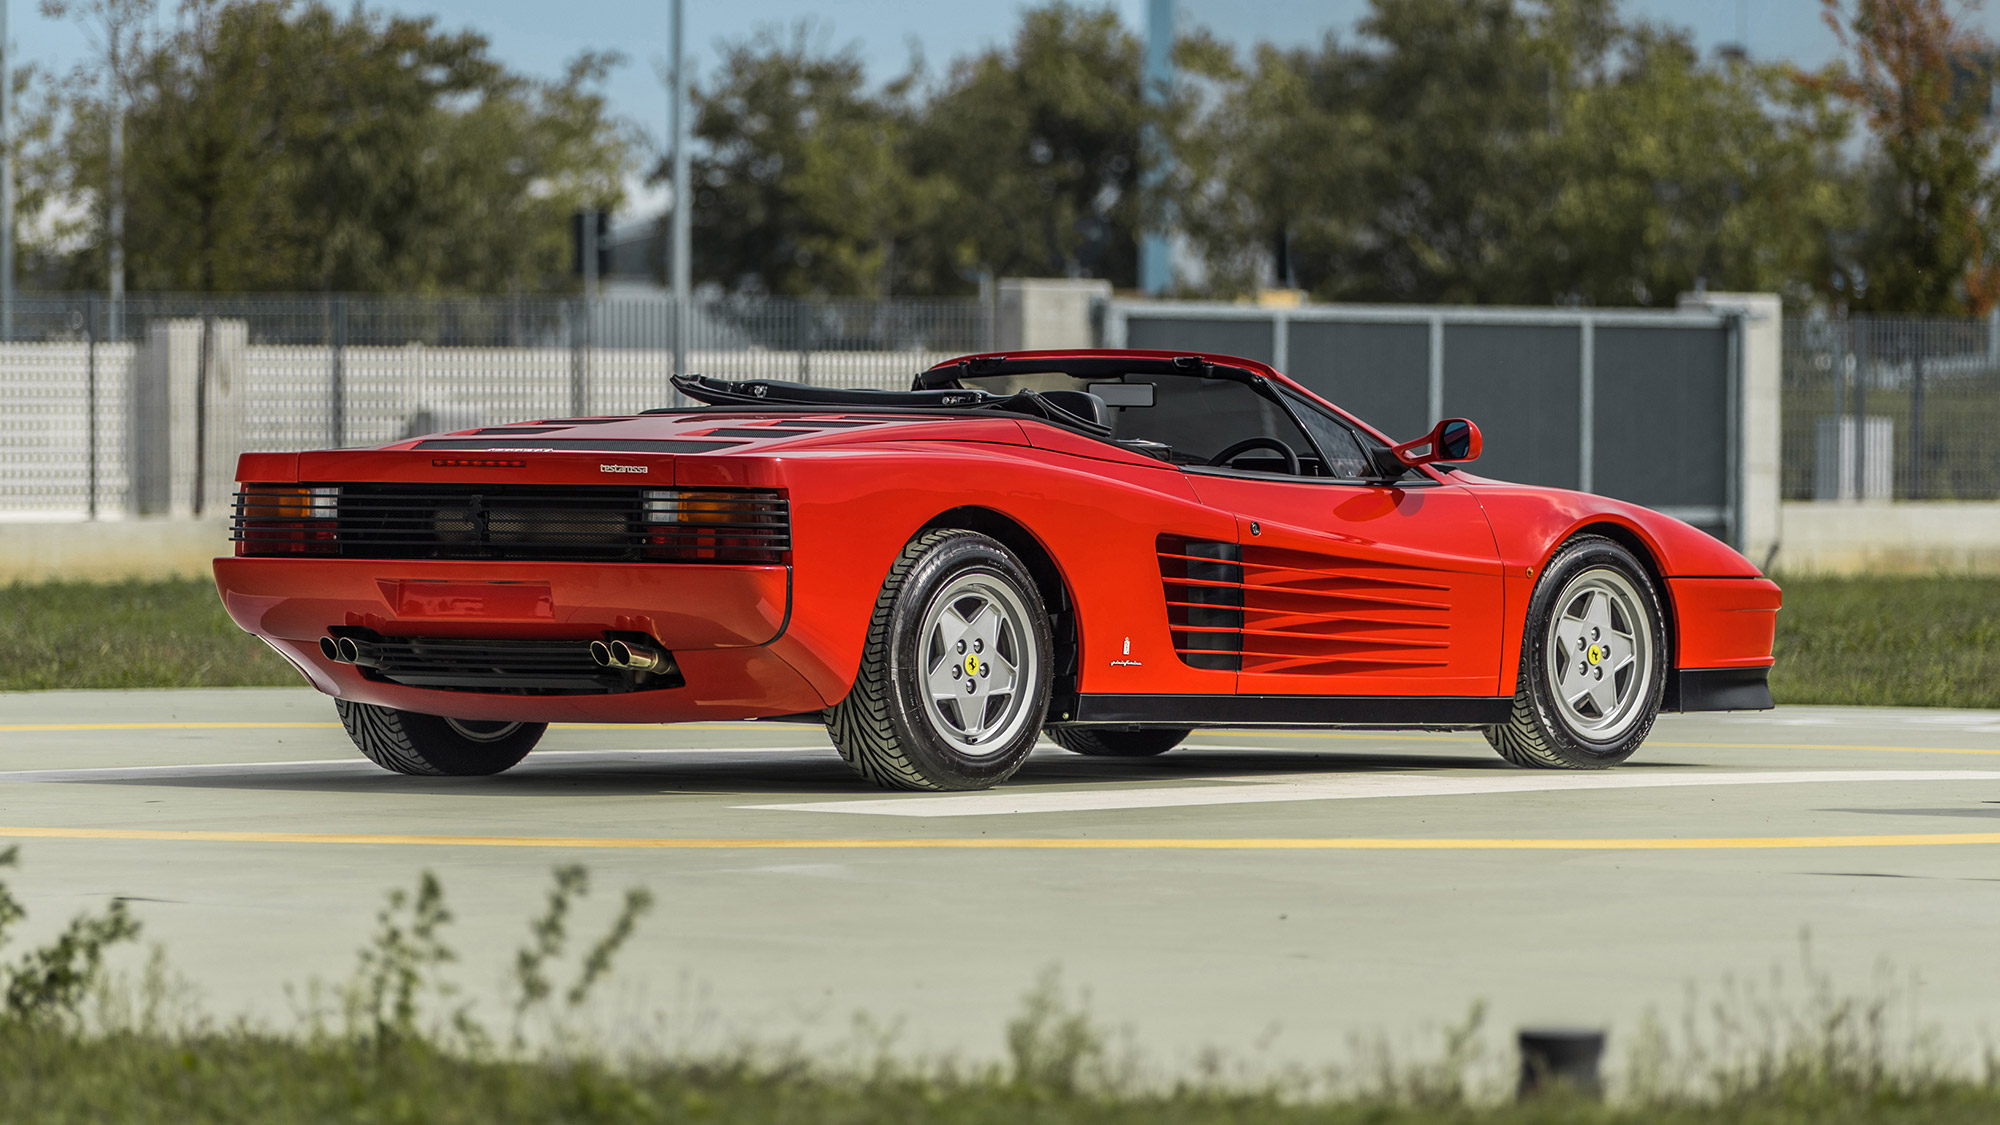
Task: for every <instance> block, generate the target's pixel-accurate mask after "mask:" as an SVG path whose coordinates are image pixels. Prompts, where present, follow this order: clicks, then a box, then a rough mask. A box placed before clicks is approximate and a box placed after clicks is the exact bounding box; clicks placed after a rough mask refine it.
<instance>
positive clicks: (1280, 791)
mask: <svg viewBox="0 0 2000 1125" xmlns="http://www.w3.org/2000/svg"><path fill="white" fill-rule="evenodd" d="M1206 780H1207V781H1208V782H1210V784H1204V785H1198V786H1177V787H1174V788H1154V789H1138V788H1126V787H1122V786H1121V787H1104V788H1096V789H1081V790H1077V789H1072V790H1064V791H1062V792H1057V793H1051V792H1047V791H1036V790H1032V789H1025V790H1015V789H1003V790H1001V791H999V792H994V793H965V794H955V795H951V796H938V797H883V798H875V799H870V800H861V801H812V802H801V803H794V804H782V805H739V806H737V807H738V808H744V809H759V810H766V811H777V812H821V813H856V814H861V815H864V816H917V817H944V816H1004V815H1009V814H1020V813H1057V812H1107V811H1113V810H1119V809H1164V808H1186V807H1192V806H1198V805H1261V804H1268V803H1276V802H1280V801H1347V800H1358V799H1364V798H1373V797H1461V796H1485V795H1492V794H1502V793H1566V792H1572V791H1578V790H1586V791H1587V790H1602V789H1679V788H1689V787H1698V786H1727V785H1824V784H1840V783H1851V782H1863V783H1867V784H1879V783H1884V782H1900V781H2000V770H1784V771H1774V772H1768V773H1751V772H1743V773H1727V772H1721V771H1705V772H1698V773H1683V772H1680V771H1672V772H1666V771H1662V772H1658V773H1653V772H1640V771H1626V772H1620V773H1572V774H1564V773H1543V772H1523V773H1503V774H1495V775H1453V774H1410V773H1375V774H1367V773H1363V774H1351V773H1350V774H1340V773H1320V774H1311V775H1305V776H1298V775H1294V776H1290V777H1282V778H1275V779H1274V778H1270V777H1217V778H1209V779H1206ZM1215 782H1227V783H1229V784H1213V783H1215Z"/></svg>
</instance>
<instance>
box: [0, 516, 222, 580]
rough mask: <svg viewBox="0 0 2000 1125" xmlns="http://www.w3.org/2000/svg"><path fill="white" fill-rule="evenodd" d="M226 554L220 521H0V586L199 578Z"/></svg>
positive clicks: (167, 519)
mask: <svg viewBox="0 0 2000 1125" xmlns="http://www.w3.org/2000/svg"><path fill="white" fill-rule="evenodd" d="M230 551H231V547H230V542H229V522H228V520H227V519H226V518H225V519H203V520H195V519H187V518H185V517H182V518H163V519H116V520H73V521H69V522H63V523H15V522H11V521H9V522H4V523H0V582H48V581H51V580H53V579H58V578H62V579H72V580H78V579H88V580H92V581H106V580H111V579H118V578H202V577H207V575H208V574H209V560H211V559H213V558H215V557H216V556H218V555H226V554H229V553H230Z"/></svg>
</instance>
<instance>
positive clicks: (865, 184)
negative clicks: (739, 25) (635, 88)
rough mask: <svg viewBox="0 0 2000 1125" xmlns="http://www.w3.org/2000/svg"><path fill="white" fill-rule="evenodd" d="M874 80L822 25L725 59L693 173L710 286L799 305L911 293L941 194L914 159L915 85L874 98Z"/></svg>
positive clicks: (762, 36)
mask: <svg viewBox="0 0 2000 1125" xmlns="http://www.w3.org/2000/svg"><path fill="white" fill-rule="evenodd" d="M866 78H867V76H866V73H865V71H864V68H863V66H862V63H861V59H860V55H859V54H858V52H857V51H856V50H855V49H854V48H853V47H848V48H845V49H843V50H839V51H833V50H829V49H827V47H826V46H825V42H824V33H823V32H822V30H821V29H820V28H819V26H818V25H815V24H813V23H810V22H806V23H801V24H799V25H798V26H797V27H795V28H794V29H792V31H791V33H790V34H789V35H788V36H787V35H784V34H782V33H780V32H778V31H775V30H772V29H765V30H762V31H760V32H758V33H757V34H756V35H754V36H752V37H751V38H749V39H747V40H743V41H739V42H736V43H732V44H729V45H727V46H725V48H724V52H723V64H722V68H721V73H720V74H719V75H718V76H717V77H716V79H715V81H714V83H713V84H712V85H708V86H705V87H702V88H699V89H697V90H695V91H694V103H695V119H694V136H695V138H696V139H697V140H698V141H700V142H702V143H703V144H705V145H706V146H707V151H706V152H705V153H703V154H702V155H700V156H699V157H698V158H696V159H695V160H694V161H693V162H692V165H693V166H692V167H691V168H690V170H689V179H690V181H691V184H692V186H693V189H694V193H695V200H694V204H695V211H694V215H693V224H692V225H693V228H694V240H695V247H694V250H695V254H694V262H695V266H696V269H697V271H698V280H705V281H715V282H719V283H721V284H722V285H724V286H725V287H728V288H731V289H737V290H747V291H753V292H768V293H777V294H783V295H787V296H808V295H819V294H839V295H851V294H868V295H872V296H887V295H889V294H891V293H895V292H905V291H909V289H910V288H911V286H910V285H909V284H908V282H907V279H906V277H905V274H906V272H907V270H908V264H907V263H906V262H905V261H904V260H903V259H902V258H901V256H900V255H899V253H898V250H899V247H900V246H902V245H904V244H906V243H907V242H908V240H909V238H910V237H911V232H912V231H913V230H914V229H916V228H918V227H920V226H921V225H922V224H923V221H924V218H925V214H926V212H927V210H928V204H929V202H930V201H931V200H932V199H934V197H935V194H936V192H935V190H934V187H933V186H932V185H927V184H926V183H924V182H923V181H922V180H921V178H919V177H915V176H913V175H912V174H911V172H910V170H909V168H908V166H907V163H906V161H905V159H904V151H903V149H904V144H905V138H906V136H907V133H908V130H909V115H910V110H909V107H908V105H907V104H906V102H905V100H904V95H905V94H906V92H907V90H908V81H907V80H904V81H898V82H895V83H891V84H890V85H889V87H888V88H887V89H885V90H884V91H882V92H881V93H879V94H874V93H870V92H869V91H868V90H867V89H866ZM664 174H665V169H664V167H663V168H662V169H661V170H660V171H659V172H658V173H656V175H658V176H664ZM929 288H930V285H929V284H928V282H927V279H919V280H918V282H917V284H916V286H915V289H916V291H919V292H922V291H926V290H928V289H929Z"/></svg>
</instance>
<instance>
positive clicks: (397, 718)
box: [333, 699, 549, 777]
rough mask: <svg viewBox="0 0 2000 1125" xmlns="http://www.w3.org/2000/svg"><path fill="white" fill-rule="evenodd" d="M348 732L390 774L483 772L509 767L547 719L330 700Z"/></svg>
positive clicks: (465, 774)
mask: <svg viewBox="0 0 2000 1125" xmlns="http://www.w3.org/2000/svg"><path fill="white" fill-rule="evenodd" d="M333 706H334V709H335V710H337V711H339V712H340V725H341V726H344V727H346V728H347V737H349V738H351V739H353V740H354V745H356V746H358V747H360V748H361V753H362V754H363V755H364V756H365V757H367V759H368V760H369V761H371V762H374V763H375V764H376V765H378V766H381V767H382V768H383V769H385V770H389V771H391V772H393V773H408V774H417V775H421V776H426V777H484V776H487V775H488V774H496V773H499V772H501V771H502V770H506V769H509V768H511V767H513V766H514V765H515V764H516V763H518V762H520V760H521V759H522V758H525V757H527V756H528V751H530V750H532V749H534V748H535V743H537V742H540V741H541V739H542V732H544V731H546V730H548V729H549V724H547V723H495V722H486V721H484V720H480V719H446V718H442V717H440V716H437V715H423V714H419V713H417V712H415V711H399V710H397V709H396V708H394V707H379V706H377V705H375V704H373V703H349V702H348V701H347V700H345V699H336V700H334V701H333Z"/></svg>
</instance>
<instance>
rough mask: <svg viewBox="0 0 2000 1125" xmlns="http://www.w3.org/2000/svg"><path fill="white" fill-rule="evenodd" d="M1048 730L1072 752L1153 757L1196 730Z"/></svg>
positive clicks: (1090, 728) (1050, 734) (1051, 736)
mask: <svg viewBox="0 0 2000 1125" xmlns="http://www.w3.org/2000/svg"><path fill="white" fill-rule="evenodd" d="M1047 733H1048V736H1049V741H1051V742H1053V743H1055V744H1056V745H1057V746H1060V747H1062V748H1063V749H1065V750H1068V751H1069V752H1070V753H1072V754H1087V755H1089V756H1090V757H1093V758H1150V757H1153V756H1154V755H1156V754H1164V753H1166V752H1167V751H1169V750H1172V749H1173V748H1174V747H1176V746H1179V745H1180V744H1181V741H1182V740H1183V739H1185V738H1186V737H1187V736H1188V735H1190V734H1193V733H1194V732H1193V731H1191V730H1186V729H1173V728H1164V727H1162V728H1153V729H1146V730H1117V729H1115V728H1111V727H1055V728H1053V729H1051V730H1049V731H1048V732H1047Z"/></svg>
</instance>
